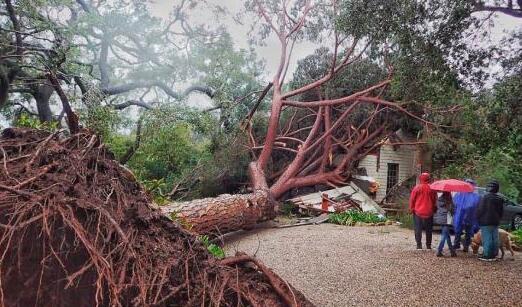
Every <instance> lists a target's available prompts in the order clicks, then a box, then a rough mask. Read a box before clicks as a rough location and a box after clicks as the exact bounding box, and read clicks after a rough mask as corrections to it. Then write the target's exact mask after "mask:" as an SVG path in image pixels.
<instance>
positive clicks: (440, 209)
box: [433, 192, 457, 257]
mask: <svg viewBox="0 0 522 307" xmlns="http://www.w3.org/2000/svg"><path fill="white" fill-rule="evenodd" d="M452 212H453V201H452V199H451V193H450V192H442V195H441V196H440V197H439V198H438V199H437V211H436V212H435V215H434V216H433V222H434V223H435V224H438V225H441V226H442V229H441V234H440V244H439V247H438V249H437V257H442V250H443V249H444V243H446V242H448V247H449V250H450V252H451V257H456V256H457V253H456V252H455V248H454V246H453V244H451V236H450V230H449V226H450V225H451V224H452V219H453V217H452Z"/></svg>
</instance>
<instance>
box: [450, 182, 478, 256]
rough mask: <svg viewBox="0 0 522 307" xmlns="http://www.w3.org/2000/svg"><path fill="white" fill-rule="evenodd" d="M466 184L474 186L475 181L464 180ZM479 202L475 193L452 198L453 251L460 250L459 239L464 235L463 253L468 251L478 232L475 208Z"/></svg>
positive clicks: (463, 193) (457, 194) (461, 194)
mask: <svg viewBox="0 0 522 307" xmlns="http://www.w3.org/2000/svg"><path fill="white" fill-rule="evenodd" d="M465 181H466V182H467V183H469V184H471V185H473V187H475V186H476V183H475V181H473V180H471V179H466V180H465ZM479 202H480V196H479V195H478V194H477V193H475V192H459V193H456V194H455V196H454V197H453V203H454V205H455V216H454V219H453V229H454V231H455V242H454V248H455V250H457V249H460V237H461V236H462V233H465V237H464V244H463V245H464V249H463V251H464V252H465V253H467V252H468V250H469V245H470V244H471V238H472V237H473V235H474V234H475V233H476V232H477V231H478V228H479V226H478V221H477V208H478V205H479Z"/></svg>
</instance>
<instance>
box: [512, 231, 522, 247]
mask: <svg viewBox="0 0 522 307" xmlns="http://www.w3.org/2000/svg"><path fill="white" fill-rule="evenodd" d="M511 234H512V235H513V241H514V242H515V244H516V245H518V246H522V229H517V230H515V231H513V232H512V233H511Z"/></svg>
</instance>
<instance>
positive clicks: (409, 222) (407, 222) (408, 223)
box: [395, 213, 415, 229]
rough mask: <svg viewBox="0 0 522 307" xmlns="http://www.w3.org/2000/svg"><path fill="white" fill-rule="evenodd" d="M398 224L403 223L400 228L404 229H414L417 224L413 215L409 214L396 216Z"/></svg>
mask: <svg viewBox="0 0 522 307" xmlns="http://www.w3.org/2000/svg"><path fill="white" fill-rule="evenodd" d="M395 219H396V220H397V222H399V223H401V224H400V226H401V227H403V228H408V229H413V228H415V223H414V222H413V215H412V214H409V213H401V214H397V215H396V216H395Z"/></svg>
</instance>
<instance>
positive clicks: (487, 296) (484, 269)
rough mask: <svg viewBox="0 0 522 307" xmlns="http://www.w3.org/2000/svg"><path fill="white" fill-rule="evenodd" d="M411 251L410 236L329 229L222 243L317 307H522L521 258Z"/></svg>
mask: <svg viewBox="0 0 522 307" xmlns="http://www.w3.org/2000/svg"><path fill="white" fill-rule="evenodd" d="M434 240H435V242H434V243H437V244H438V240H439V234H434ZM414 246H415V244H414V238H413V232H412V231H411V230H407V229H402V228H399V227H397V226H382V227H347V226H338V225H332V224H321V225H316V226H312V225H311V226H300V227H293V228H280V229H274V228H271V229H258V230H254V231H251V232H247V233H243V234H239V235H235V236H232V237H229V238H228V239H227V242H226V250H227V253H228V254H231V255H233V254H234V253H235V251H244V252H246V253H248V254H250V255H253V254H254V253H256V251H257V254H256V256H257V257H258V258H260V259H261V260H262V261H263V262H264V263H265V264H267V265H268V266H270V267H271V268H272V269H273V270H274V271H275V272H277V273H278V274H280V275H281V276H282V277H283V278H285V279H286V280H287V281H289V282H290V283H292V285H294V286H295V287H296V288H297V289H299V290H301V291H302V292H303V293H304V294H305V295H306V296H307V297H308V298H309V299H310V300H311V301H312V302H313V303H315V304H316V305H317V306H354V305H358V306H383V305H384V306H522V255H521V254H520V253H515V259H513V258H512V257H511V255H510V254H509V253H506V256H505V259H504V260H503V261H498V262H493V263H485V262H481V261H479V260H477V259H476V257H475V256H473V255H472V254H468V255H465V254H463V253H459V254H458V257H457V258H450V257H444V258H437V257H435V254H434V251H426V250H423V251H416V250H414V248H413V247H414ZM446 253H447V251H446Z"/></svg>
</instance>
